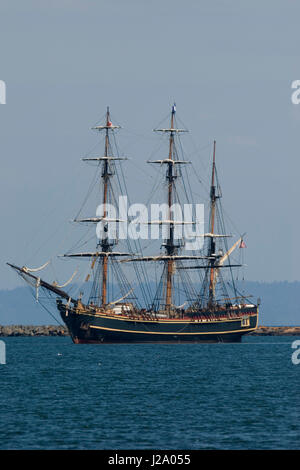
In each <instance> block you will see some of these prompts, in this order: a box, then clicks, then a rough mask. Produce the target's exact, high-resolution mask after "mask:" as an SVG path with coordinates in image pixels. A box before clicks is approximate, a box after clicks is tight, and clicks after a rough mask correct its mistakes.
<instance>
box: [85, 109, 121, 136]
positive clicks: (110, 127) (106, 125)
mask: <svg viewBox="0 0 300 470" xmlns="http://www.w3.org/2000/svg"><path fill="white" fill-rule="evenodd" d="M120 127H121V126H115V125H114V124H113V123H112V122H111V120H110V114H109V106H107V108H106V123H105V125H104V126H95V127H92V129H96V130H97V131H102V130H103V129H107V130H108V129H112V130H114V129H120Z"/></svg>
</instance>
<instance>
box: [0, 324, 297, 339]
mask: <svg viewBox="0 0 300 470" xmlns="http://www.w3.org/2000/svg"><path fill="white" fill-rule="evenodd" d="M249 335H251V336H300V326H259V327H258V328H257V330H255V331H254V332H253V333H249ZM8 336H70V335H69V332H68V330H67V328H66V327H64V326H60V325H0V337H8Z"/></svg>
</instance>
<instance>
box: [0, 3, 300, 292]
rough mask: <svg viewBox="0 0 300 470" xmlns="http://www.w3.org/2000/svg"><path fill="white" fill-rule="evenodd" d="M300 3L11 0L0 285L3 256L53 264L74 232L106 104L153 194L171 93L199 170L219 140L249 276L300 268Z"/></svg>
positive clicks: (134, 180) (0, 137)
mask: <svg viewBox="0 0 300 470" xmlns="http://www.w3.org/2000/svg"><path fill="white" fill-rule="evenodd" d="M299 17H300V4H299V2H297V1H292V0H282V1H278V0H263V1H262V0H260V1H256V0H251V1H248V2H241V1H238V0H234V1H232V0H226V1H221V0H219V1H217V0H215V1H214V0H207V1H201V0H186V1H184V2H183V1H182V0H181V1H179V0H159V1H158V0H151V1H148V2H146V1H142V0H139V1H137V0H127V1H122V0H112V1H110V2H107V1H101V0H98V1H96V0H73V1H71V0H48V1H45V0H44V1H43V0H36V1H33V0H27V1H26V2H24V1H23V0H14V1H12V0H2V1H1V5H0V47H1V51H0V52H1V53H0V58H1V61H0V80H4V81H5V83H6V86H7V103H6V104H5V105H3V104H0V155H1V184H0V200H1V222H2V223H1V232H0V247H1V253H2V256H1V265H0V288H13V287H14V286H16V285H17V284H18V282H19V281H18V279H16V276H15V274H14V273H12V272H11V271H10V270H9V269H8V268H7V267H6V265H5V262H6V261H12V262H16V263H18V264H20V265H23V264H25V263H27V262H32V263H33V264H39V262H40V264H43V263H44V262H45V261H46V260H47V258H48V256H49V253H51V254H52V255H55V254H58V253H61V245H62V244H63V243H64V242H65V241H66V240H67V241H68V237H72V235H70V233H71V231H72V229H73V226H71V225H70V224H69V222H68V221H69V220H70V219H72V218H73V217H74V216H75V215H76V212H77V210H78V208H79V206H80V204H81V202H82V200H83V198H84V196H85V194H86V189H87V186H88V184H89V182H90V180H91V177H92V173H91V168H89V167H86V166H85V165H84V164H83V163H82V162H81V161H80V158H81V157H82V156H84V155H85V154H86V153H87V152H88V151H89V150H90V149H92V148H93V147H94V146H95V145H96V143H97V136H96V135H95V134H94V133H93V132H92V131H91V129H90V128H91V127H92V126H93V124H94V123H95V122H96V121H98V120H99V118H101V116H103V114H104V113H105V109H106V106H107V105H110V108H111V112H112V116H113V118H114V119H115V120H116V121H117V122H118V123H120V124H121V125H122V126H123V127H124V131H121V132H120V133H119V137H120V141H119V146H120V148H121V150H123V151H124V153H125V154H126V155H128V156H129V157H130V158H131V159H132V160H131V162H129V163H128V165H127V164H126V165H127V166H126V167H125V168H126V172H128V174H129V173H130V175H129V176H128V178H129V186H130V196H131V199H132V200H136V201H138V202H143V201H144V193H145V186H146V185H147V191H146V192H147V193H148V190H149V191H150V185H151V176H150V175H151V172H150V170H149V168H148V167H147V166H146V164H145V163H144V162H145V161H146V160H147V159H148V158H149V156H150V155H151V153H152V152H153V150H154V149H155V145H156V141H155V136H153V135H152V129H153V128H154V127H155V125H156V124H157V123H159V121H160V120H161V119H162V118H164V117H165V116H166V115H167V114H168V112H169V110H170V106H171V104H172V103H173V101H174V100H175V101H176V104H177V111H178V116H179V117H180V118H181V119H182V120H183V122H184V124H185V125H186V126H187V127H188V128H189V130H190V135H189V136H187V137H184V139H187V142H188V139H191V140H189V142H191V141H192V145H193V148H194V153H193V155H191V158H192V159H193V161H194V165H195V168H197V170H198V173H199V175H200V176H201V171H202V170H203V169H205V168H207V167H208V164H209V161H210V158H211V143H212V141H213V140H214V139H216V140H217V159H218V166H219V175H220V176H221V182H222V188H223V196H224V205H225V208H226V211H227V213H229V214H230V217H231V218H232V219H233V221H234V223H235V225H236V226H237V227H239V228H240V231H241V233H243V232H247V256H246V262H247V265H248V270H247V278H248V279H249V280H264V281H272V280H289V281H293V280H300V275H299V254H298V252H299V248H298V245H299V243H298V237H299V233H300V222H299V209H298V204H299V193H300V190H299V172H300V158H299V154H300V132H299V127H300V104H299V105H295V104H292V102H291V95H292V91H293V90H292V89H291V84H292V82H293V81H294V80H297V79H300V60H299V59H300V58H299V40H300V37H299V36H300V33H299ZM188 145H190V144H188ZM196 149H199V152H197V151H196ZM203 149H206V150H203ZM144 167H145V168H144ZM143 171H144V172H143ZM203 171H204V170H203ZM148 175H149V176H148ZM205 176H206V175H205ZM88 215H94V214H88ZM64 227H67V229H64ZM43 244H44V245H43Z"/></svg>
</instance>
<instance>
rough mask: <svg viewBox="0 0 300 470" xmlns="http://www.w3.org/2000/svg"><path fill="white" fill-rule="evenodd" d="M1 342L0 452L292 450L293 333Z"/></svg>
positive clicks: (297, 397)
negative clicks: (182, 340) (182, 341)
mask: <svg viewBox="0 0 300 470" xmlns="http://www.w3.org/2000/svg"><path fill="white" fill-rule="evenodd" d="M1 339H2V340H4V341H5V343H6V364H5V365H0V378H1V391H0V399H1V413H0V417H1V418H0V420H1V421H0V448H1V449H187V450H192V449H299V448H300V394H299V390H300V380H299V379H300V364H299V365H294V364H293V362H292V360H291V356H292V353H293V352H294V350H293V349H292V348H291V344H292V342H293V341H295V340H296V339H298V340H299V339H300V338H296V337H248V338H245V339H244V340H243V343H241V344H211V345H208V344H202V345H201V344H199V345H193V344H189V345H74V344H73V343H72V342H71V340H70V339H69V338H59V337H56V338H37V337H33V338H22V337H19V338H1ZM299 357H300V355H299Z"/></svg>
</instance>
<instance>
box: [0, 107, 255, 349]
mask: <svg viewBox="0 0 300 470" xmlns="http://www.w3.org/2000/svg"><path fill="white" fill-rule="evenodd" d="M175 115H176V107H175V105H173V106H172V110H171V114H170V121H169V122H170V125H169V127H166V128H162V129H155V130H156V131H157V132H161V133H163V134H164V135H167V136H168V156H167V157H166V158H162V159H158V160H152V161H150V163H153V164H158V165H159V167H160V168H163V169H164V170H166V171H165V182H164V183H165V184H164V190H165V201H167V202H166V204H167V214H166V215H165V219H161V220H158V221H156V220H154V221H153V220H152V221H151V220H150V222H148V224H149V225H150V224H157V225H159V226H160V227H162V226H163V227H164V229H165V232H164V233H165V234H167V235H166V236H165V238H164V242H163V244H162V246H161V249H160V252H159V253H152V254H150V255H145V253H143V252H139V253H135V251H141V246H140V245H139V246H137V243H136V242H134V243H133V242H131V243H129V241H128V249H127V251H120V250H117V249H116V246H117V244H118V237H117V236H115V237H112V235H111V231H110V230H109V226H110V224H115V225H118V224H121V223H122V222H124V220H123V221H122V220H121V219H120V218H118V217H112V216H111V214H110V213H109V204H111V203H113V202H114V203H115V202H116V195H115V194H114V192H113V187H114V185H113V180H114V179H117V181H119V182H120V178H119V177H117V178H116V173H117V166H116V164H117V163H119V161H120V160H124V159H125V158H123V157H120V156H119V155H118V154H117V155H113V151H112V140H114V139H115V131H116V129H118V128H119V126H116V125H114V124H112V122H111V117H110V112H109V109H108V108H107V112H106V119H105V122H104V124H102V125H98V126H96V127H95V129H96V130H97V131H98V132H100V133H104V154H103V156H97V157H88V158H84V159H83V160H86V161H88V162H93V163H94V164H96V166H97V168H99V169H100V171H101V176H100V175H99V180H100V183H101V192H100V194H101V195H102V198H101V199H102V201H101V202H102V204H101V213H98V212H97V217H85V218H81V219H79V218H77V219H76V220H75V222H79V223H84V224H99V223H100V224H101V227H102V230H101V233H100V235H99V236H98V239H97V244H96V250H93V251H86V252H79V253H66V254H64V255H63V256H64V257H65V258H66V257H68V258H80V259H88V260H89V262H90V273H89V274H88V276H87V277H86V279H85V281H86V285H87V286H88V288H89V294H88V295H87V296H86V298H83V295H82V293H81V294H79V295H76V296H74V294H73V295H72V294H71V292H67V291H66V290H65V289H64V287H65V286H66V285H67V283H66V284H64V285H58V283H57V282H48V281H45V280H44V279H42V278H41V277H39V276H38V275H37V273H36V271H37V270H38V269H31V268H28V267H26V266H23V267H19V266H17V265H15V264H11V263H8V264H9V266H11V267H12V268H13V269H14V270H15V271H17V273H18V274H19V275H20V276H22V277H23V278H24V279H25V280H26V281H27V282H28V283H29V284H30V285H31V286H32V287H33V288H34V289H35V291H36V295H38V292H39V290H40V289H42V290H43V291H44V292H46V293H47V294H48V295H50V296H51V297H54V300H55V301H56V306H57V309H58V311H59V313H60V316H61V318H62V320H63V322H64V323H65V325H66V326H67V328H68V331H69V333H70V335H71V338H72V340H73V342H74V343H156V342H158V343H187V342H188V343H202V342H205V343H209V342H239V341H241V338H242V336H243V335H245V334H246V333H249V332H251V331H254V330H255V329H256V328H257V323H258V302H257V304H253V303H251V301H249V300H248V296H245V295H241V294H240V292H239V290H238V288H237V287H236V286H235V282H234V279H233V275H232V272H233V268H235V267H238V266H240V264H235V263H234V262H232V261H231V255H232V253H233V252H234V251H235V250H236V249H238V248H242V247H243V246H245V245H244V240H243V237H242V236H240V237H239V238H238V240H236V241H235V243H234V244H233V245H232V246H228V239H229V235H228V234H226V233H225V231H224V228H225V227H224V224H223V222H222V218H220V212H219V205H220V199H221V192H220V188H219V184H218V182H217V171H216V142H214V145H213V157H212V169H211V181H210V193H209V220H208V231H207V232H206V233H205V232H204V233H202V234H200V235H198V236H199V237H203V240H204V242H203V245H201V249H200V248H199V249H193V250H192V251H191V250H190V251H186V250H185V241H184V237H182V239H179V238H178V236H176V233H177V232H176V230H177V228H178V226H179V225H181V226H183V225H184V224H196V223H197V222H196V221H190V222H186V221H183V220H176V215H174V211H173V204H174V203H178V197H177V196H178V190H177V184H178V180H180V179H182V178H183V172H182V171H181V168H182V167H183V166H185V165H187V164H188V163H190V162H188V161H187V160H185V159H184V158H179V156H178V155H179V153H178V151H177V138H178V136H179V135H180V133H181V132H185V131H186V129H180V128H178V127H177V125H176V119H175ZM220 220H221V224H219V225H220V227H221V230H219V231H221V233H218V230H217V225H218V224H217V222H218V221H219V222H220ZM130 245H131V246H130ZM133 245H134V246H133ZM148 263H157V264H158V265H159V266H160V267H162V272H161V276H160V279H159V281H157V282H156V284H155V286H154V289H152V291H151V289H150V288H149V286H148V287H147V285H146V284H147V282H149V280H148V278H147V271H148V268H147V265H148ZM128 265H131V266H132V265H134V272H135V274H136V283H137V288H135V287H134V286H133V284H134V281H133V282H132V281H131V282H129V281H127V279H126V276H125V274H124V269H126V267H127V266H128ZM44 267H45V266H42V267H41V268H39V269H42V268H44ZM226 270H228V271H229V272H230V274H231V291H233V294H234V295H233V296H231V297H230V294H229V291H228V287H227V286H226V282H225V280H224V276H223V272H225V271H226ZM190 273H197V275H198V276H199V277H198V280H197V281H192V280H191V278H190V277H189V275H190ZM72 279H73V277H72V278H71V280H72ZM115 279H117V280H118V281H119V283H120V285H121V287H120V289H119V295H118V296H117V298H112V295H115V297H116V295H117V294H112V293H110V291H111V289H110V287H111V285H112V284H113V283H114V282H115ZM71 280H70V281H71ZM180 282H181V284H180ZM152 284H153V282H152ZM181 285H183V286H185V290H184V289H183V290H184V291H185V296H184V302H183V303H182V304H181V305H176V301H175V297H176V295H178V293H179V292H182V286H181ZM135 290H138V291H139V292H140V293H141V292H144V293H145V292H146V291H147V292H146V294H147V296H148V301H147V300H146V301H145V302H147V303H145V302H144V305H142V304H141V302H140V300H139V299H138V295H140V294H136V293H135ZM71 291H72V289H71ZM147 296H146V297H147Z"/></svg>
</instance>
